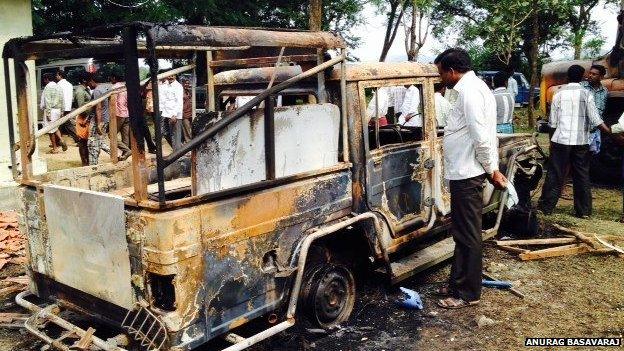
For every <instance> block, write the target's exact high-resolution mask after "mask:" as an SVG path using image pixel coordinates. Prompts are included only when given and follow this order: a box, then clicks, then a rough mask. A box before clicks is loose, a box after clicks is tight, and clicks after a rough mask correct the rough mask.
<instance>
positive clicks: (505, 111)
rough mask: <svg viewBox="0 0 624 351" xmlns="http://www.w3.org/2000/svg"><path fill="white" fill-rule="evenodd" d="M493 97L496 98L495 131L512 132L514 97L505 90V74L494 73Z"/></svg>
mask: <svg viewBox="0 0 624 351" xmlns="http://www.w3.org/2000/svg"><path fill="white" fill-rule="evenodd" d="M493 93H494V98H495V99H496V132H497V133H504V134H513V132H514V128H513V113H514V104H515V102H514V97H513V94H512V93H511V92H510V91H509V90H507V74H505V73H504V72H497V73H496V74H495V75H494V92H493Z"/></svg>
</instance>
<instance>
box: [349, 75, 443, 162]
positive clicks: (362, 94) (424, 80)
mask: <svg viewBox="0 0 624 351" xmlns="http://www.w3.org/2000/svg"><path fill="white" fill-rule="evenodd" d="M399 85H420V87H422V89H420V91H421V101H420V103H421V104H422V111H423V126H422V136H423V137H422V140H418V141H413V140H410V141H405V142H402V143H400V142H399V143H393V144H386V145H380V146H379V147H378V148H374V149H371V145H370V143H369V140H368V121H367V115H366V109H367V104H366V91H365V90H366V89H368V88H383V87H395V86H399ZM420 87H419V88H420ZM432 91H433V83H432V81H431V78H430V77H412V78H392V79H384V80H366V81H360V82H358V99H359V104H360V116H361V119H362V125H363V128H362V131H363V139H364V145H365V148H366V153H367V155H369V156H374V155H377V154H380V153H383V152H388V151H389V150H392V149H397V148H399V149H402V148H404V147H408V146H420V145H423V144H424V143H426V142H427V141H428V140H429V139H430V138H429V137H428V135H429V134H430V133H431V132H432V131H431V130H430V129H431V128H430V126H428V123H427V120H428V119H429V118H430V116H431V109H432V108H433V106H432V104H433V103H434V102H433V101H429V100H430V99H427V98H426V96H427V93H430V92H432ZM434 117H435V116H434ZM434 126H435V122H434Z"/></svg>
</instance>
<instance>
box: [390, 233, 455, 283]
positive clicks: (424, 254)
mask: <svg viewBox="0 0 624 351" xmlns="http://www.w3.org/2000/svg"><path fill="white" fill-rule="evenodd" d="M454 250H455V242H453V238H450V237H449V238H446V239H444V240H441V241H438V242H437V243H435V244H433V245H430V246H427V247H426V248H424V249H422V250H420V251H416V252H414V253H413V254H411V255H409V256H406V257H404V258H402V259H400V260H398V261H396V262H392V263H391V264H390V267H391V268H392V276H391V280H390V282H391V283H392V284H396V283H398V282H400V281H402V280H405V279H407V278H409V277H411V276H413V275H414V274H416V273H419V272H422V271H424V270H425V269H427V268H430V267H432V266H435V265H436V264H438V263H440V262H442V261H445V260H447V259H449V258H451V257H453V251H454Z"/></svg>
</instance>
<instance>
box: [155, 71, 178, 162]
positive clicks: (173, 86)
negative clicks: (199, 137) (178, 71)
mask: <svg viewBox="0 0 624 351" xmlns="http://www.w3.org/2000/svg"><path fill="white" fill-rule="evenodd" d="M159 88H160V87H159ZM160 95H161V97H162V105H161V110H162V117H163V127H164V128H163V129H164V130H165V131H166V133H164V134H165V135H168V136H169V139H168V140H167V141H168V142H169V145H171V147H172V148H173V150H177V149H179V148H180V147H181V146H182V113H183V106H184V102H183V96H184V88H183V87H182V84H180V82H178V81H177V80H176V77H175V75H174V76H169V77H168V78H167V84H166V85H165V87H164V89H163V92H162V94H160Z"/></svg>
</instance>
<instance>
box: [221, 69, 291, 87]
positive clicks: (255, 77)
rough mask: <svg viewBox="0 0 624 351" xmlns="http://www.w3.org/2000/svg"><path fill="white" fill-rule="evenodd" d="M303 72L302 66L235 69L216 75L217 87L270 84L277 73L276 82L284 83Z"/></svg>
mask: <svg viewBox="0 0 624 351" xmlns="http://www.w3.org/2000/svg"><path fill="white" fill-rule="evenodd" d="M302 72H303V71H302V69H301V66H280V67H277V68H276V67H259V68H246V69H235V70H230V71H225V72H221V73H218V74H215V76H214V82H215V85H229V84H249V83H268V82H269V80H271V76H272V75H273V74H274V73H275V81H276V82H283V81H285V80H286V79H289V78H292V77H294V76H296V75H298V74H301V73H302Z"/></svg>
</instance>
